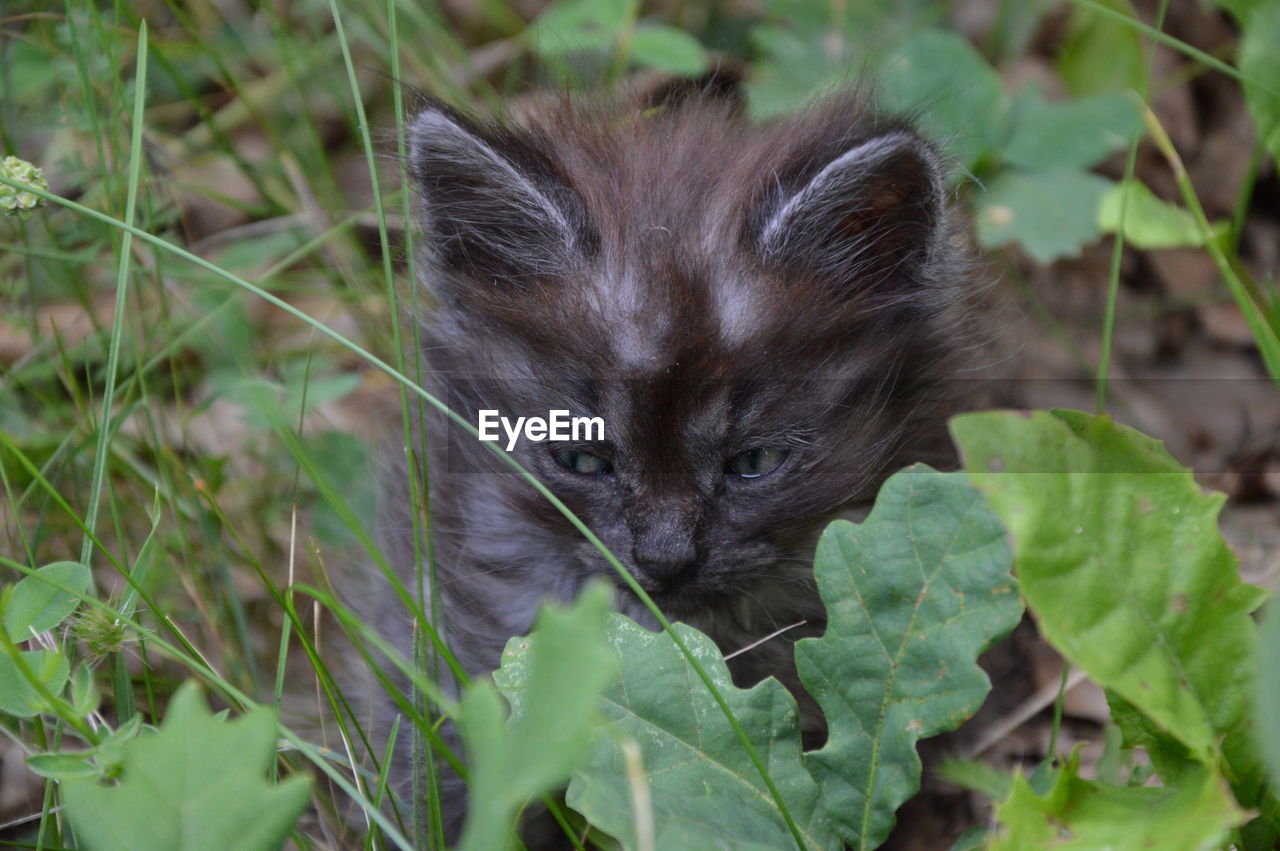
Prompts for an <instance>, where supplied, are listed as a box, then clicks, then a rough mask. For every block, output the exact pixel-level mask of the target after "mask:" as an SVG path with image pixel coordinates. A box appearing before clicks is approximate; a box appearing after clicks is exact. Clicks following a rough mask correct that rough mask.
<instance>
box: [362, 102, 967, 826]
mask: <svg viewBox="0 0 1280 851" xmlns="http://www.w3.org/2000/svg"><path fill="white" fill-rule="evenodd" d="M686 95H687V93H686ZM409 141H410V150H411V161H410V163H409V167H410V171H411V175H412V178H413V182H414V186H415V188H416V190H417V191H418V193H419V195H420V202H421V203H420V210H421V222H420V225H421V229H422V231H423V234H424V239H423V240H422V243H423V253H422V256H421V257H420V258H419V259H420V262H419V269H420V273H421V274H420V276H421V279H422V284H423V285H425V286H426V287H427V289H428V290H430V292H431V293H432V294H433V295H434V297H435V300H436V301H437V306H436V307H435V308H434V309H432V310H431V311H430V312H429V316H428V317H427V318H426V320H425V323H424V339H425V343H424V346H423V353H422V356H423V358H424V361H425V366H426V373H427V376H428V380H429V382H430V389H431V390H433V391H434V392H435V393H437V394H438V395H440V396H441V397H442V398H444V399H445V400H446V401H447V402H448V404H449V405H450V406H451V407H452V408H453V409H454V410H456V411H458V412H460V413H462V414H463V415H464V416H466V417H468V418H469V419H470V420H471V422H473V423H474V422H476V416H477V413H476V412H477V410H478V409H481V408H491V409H497V410H499V411H501V412H502V414H503V415H505V416H508V417H512V418H514V417H516V416H528V415H541V416H545V415H546V412H547V411H548V410H550V409H567V410H569V411H571V412H572V413H573V414H574V415H590V416H599V417H603V419H604V422H605V437H606V442H605V443H603V444H600V445H595V446H580V447H570V448H574V449H578V450H582V451H587V452H590V453H591V454H593V455H596V456H599V457H601V458H604V459H606V460H607V461H608V462H610V464H611V466H612V472H611V473H609V474H606V475H595V476H590V475H583V474H580V473H576V472H573V471H571V470H569V469H566V468H565V467H564V466H563V465H561V464H560V463H558V462H557V460H556V459H555V458H554V457H553V454H552V452H553V451H554V450H556V449H558V448H564V447H557V446H556V445H554V444H548V443H529V442H525V441H523V440H522V441H521V443H520V444H519V445H518V446H517V447H516V449H515V455H516V457H517V458H518V459H519V460H520V462H521V463H522V464H523V465H524V466H525V467H527V468H528V469H529V470H531V471H532V472H533V473H535V474H536V475H537V476H538V477H539V478H540V479H541V480H542V481H543V482H545V483H546V485H547V486H548V487H549V488H551V489H552V490H553V491H554V492H555V493H556V494H557V495H558V496H559V497H560V498H561V499H562V500H563V501H564V502H565V503H566V504H567V505H568V506H569V507H570V508H571V509H572V510H573V511H574V512H575V513H577V515H578V516H579V517H581V518H582V519H583V520H584V521H585V522H586V523H587V525H588V526H589V527H590V528H591V529H592V530H594V531H595V533H596V534H597V535H599V537H600V538H601V539H602V540H603V541H604V543H605V544H606V545H608V547H609V548H610V550H611V551H612V552H613V553H614V554H616V555H617V557H618V558H619V559H621V561H622V562H623V563H624V564H625V565H626V566H627V567H628V569H629V570H630V571H631V572H632V573H633V575H634V576H635V577H636V578H637V579H638V580H639V582H640V583H641V585H643V587H644V588H645V589H646V590H647V591H648V592H649V593H650V594H652V595H653V596H654V598H655V599H656V600H657V602H658V603H659V605H661V606H662V607H663V608H664V609H665V610H666V611H667V612H668V613H669V614H670V615H672V616H673V617H677V618H680V619H683V620H685V621H686V622H688V623H691V624H693V625H695V626H697V627H699V628H700V629H702V630H704V631H706V632H707V633H709V634H710V635H711V636H712V637H714V638H715V639H716V641H717V642H718V643H719V644H720V646H721V648H722V649H723V650H725V651H726V652H729V651H733V650H738V649H740V648H742V647H744V646H746V645H747V644H749V643H751V642H753V641H756V640H757V639H760V638H763V637H764V636H766V635H768V634H769V633H771V632H773V631H775V630H777V629H778V628H780V627H783V626H787V625H789V624H793V623H796V622H798V621H806V625H805V626H804V627H803V628H801V629H796V630H792V631H790V632H788V633H786V634H785V636H783V637H781V638H776V639H774V640H771V641H768V642H765V643H764V644H763V645H761V646H759V647H756V648H754V649H752V650H749V651H748V652H746V653H744V654H742V655H741V656H739V657H737V658H736V659H734V661H733V663H732V664H733V666H734V674H735V677H736V678H737V679H738V680H739V681H740V682H742V683H750V682H754V681H757V680H759V679H760V678H762V677H764V676H766V675H768V674H776V675H778V676H780V677H781V678H782V679H783V680H784V682H788V683H789V684H793V681H794V670H793V663H792V657H791V642H792V641H794V640H795V638H797V637H799V636H800V635H804V634H816V633H819V632H820V631H821V628H822V607H821V605H820V604H819V603H818V601H817V599H816V595H815V593H814V590H813V584H812V575H811V574H812V571H811V560H812V556H813V551H814V546H815V542H816V538H817V535H818V533H819V532H820V531H821V529H822V528H823V526H824V525H825V524H826V523H827V521H828V520H829V519H831V518H832V517H833V516H835V515H836V514H838V513H841V512H847V511H849V510H850V509H851V508H854V507H856V506H857V505H859V504H860V503H861V502H863V501H865V500H866V499H867V498H868V497H869V495H870V494H872V493H873V492H874V487H875V485H876V484H877V483H878V481H879V479H880V478H882V477H883V475H884V474H886V473H887V472H890V471H891V470H892V469H893V468H894V467H896V466H898V465H900V464H901V463H903V462H904V460H906V459H904V452H905V451H906V450H907V449H908V448H909V447H911V446H912V445H913V443H914V442H915V441H916V438H917V437H919V435H920V433H921V432H926V431H928V430H929V429H931V428H932V427H934V426H935V425H936V424H937V422H938V420H937V417H936V416H934V414H935V413H936V406H935V405H934V404H932V403H934V402H936V401H937V398H938V397H937V392H936V387H937V385H936V382H937V380H938V379H939V378H940V377H942V376H943V375H944V374H945V373H946V371H947V370H948V367H949V363H950V359H951V356H952V352H953V349H954V335H955V331H954V322H955V317H956V314H957V312H958V311H957V309H956V305H957V304H958V303H959V301H960V298H959V294H960V293H961V292H962V289H963V284H964V278H965V274H964V269H965V264H964V257H963V254H964V252H963V250H962V249H961V248H960V247H959V245H960V241H959V240H958V238H956V235H955V233H954V231H955V227H954V225H953V217H952V216H951V214H950V211H949V209H948V207H947V204H946V199H945V184H944V179H943V174H942V168H941V166H940V163H939V156H938V154H937V152H936V151H935V150H934V149H933V148H932V147H931V146H930V145H929V144H928V143H926V142H925V141H923V140H922V139H921V138H920V137H919V136H918V135H917V134H916V133H915V132H914V131H913V129H912V128H911V126H910V125H909V124H907V123H905V122H902V121H899V120H895V119H890V118H884V117H881V116H878V115H877V114H875V113H874V112H873V111H871V110H870V108H869V107H868V106H867V105H866V103H865V102H864V101H862V100H861V99H860V98H858V97H856V96H852V95H850V96H844V97H837V98H832V99H829V100H827V101H825V102H823V103H821V104H819V105H817V106H815V107H812V108H810V109H807V110H806V111H804V112H803V113H801V114H799V115H797V116H794V117H790V118H786V119H781V120H778V121H775V122H771V123H766V124H762V125H758V126H753V125H752V124H750V123H749V122H748V121H747V120H746V119H745V118H744V116H742V115H741V110H740V109H739V108H738V106H737V104H735V103H734V102H733V100H732V99H726V98H720V97H711V96H709V97H699V96H697V95H696V93H695V94H693V95H692V96H681V97H671V98H668V99H667V100H665V101H664V102H663V103H661V104H660V105H659V106H658V107H657V108H654V109H649V110H647V111H645V110H639V109H630V110H628V109H627V108H625V107H623V106H614V107H609V108H605V107H601V106H600V105H599V104H597V105H595V106H594V107H591V108H584V107H581V106H577V105H575V104H574V103H572V102H568V101H565V102H562V103H560V104H559V105H558V106H556V107H555V108H552V109H548V110H545V111H544V112H543V113H542V114H539V115H535V116H533V117H532V118H531V119H530V120H528V121H527V122H526V126H524V127H521V128H516V127H513V126H504V125H497V124H492V125H482V124H479V123H476V122H473V121H472V120H470V119H468V118H466V117H464V116H462V115H460V114H457V113H455V112H453V111H451V110H449V109H447V108H445V107H443V106H440V105H434V104H433V105H430V106H428V107H426V108H425V109H424V110H423V111H422V112H421V114H419V115H418V117H417V119H416V121H415V122H414V123H413V125H412V128H411V130H410V138H409ZM926 403H929V404H926ZM429 420H430V421H429V422H428V431H429V433H430V462H431V463H430V466H429V471H430V483H431V489H430V495H431V516H432V529H433V531H434V535H435V552H436V558H437V565H438V572H439V574H438V575H439V579H438V590H439V593H440V595H441V598H442V599H443V603H444V613H445V618H444V619H445V628H446V632H447V635H448V640H449V642H450V643H451V646H452V647H453V649H454V651H455V652H456V653H457V655H458V657H459V659H460V660H461V662H462V664H463V666H464V667H465V668H466V669H467V670H468V672H470V673H471V674H481V673H483V672H485V671H488V670H491V669H492V668H494V667H496V665H497V663H498V659H499V653H500V651H501V649H502V647H503V645H504V644H505V643H506V641H507V639H508V638H509V637H511V636H513V635H518V634H523V633H525V632H527V631H528V629H529V627H530V623H531V620H532V617H533V615H534V612H535V610H536V608H537V607H538V604H539V602H540V601H541V600H543V599H544V598H546V597H555V598H559V599H570V598H572V597H573V596H574V594H575V592H576V591H577V590H578V589H579V588H580V587H581V586H582V585H583V583H584V582H586V581H587V580H588V579H589V578H591V577H593V576H605V577H611V578H612V576H613V575H612V572H611V570H610V569H609V567H608V566H607V565H606V564H605V562H604V560H603V559H602V558H601V556H600V554H599V553H598V552H596V550H595V549H594V548H593V547H592V546H591V545H590V544H588V543H587V542H586V541H585V540H584V539H583V538H582V536H581V535H579V534H578V533H577V532H576V531H574V529H573V528H572V527H571V526H570V525H569V523H568V522H567V521H566V520H565V519H564V517H562V516H561V515H560V514H559V512H557V511H556V510H555V509H554V508H553V507H552V506H551V505H549V504H548V503H547V501H546V500H544V499H543V498H541V497H540V496H539V495H538V494H537V493H536V492H535V491H534V490H533V489H532V488H531V487H529V486H528V484H527V483H525V482H523V481H521V480H519V479H518V478H517V477H516V476H514V475H513V474H512V473H511V471H510V469H509V468H507V467H505V465H503V464H502V463H501V462H500V461H499V460H498V459H497V458H496V457H495V456H494V453H493V452H492V451H491V450H490V449H489V448H487V447H485V446H483V445H481V444H480V443H479V442H478V441H477V440H476V439H475V438H473V437H471V436H470V435H468V434H466V433H464V432H463V431H462V430H460V429H458V428H457V427H454V426H448V425H447V424H446V423H445V421H444V420H443V419H441V418H437V417H435V416H433V415H431V416H429ZM762 447H768V448H780V449H785V450H788V451H789V452H790V455H789V457H788V458H787V459H786V461H785V462H784V463H783V464H782V465H781V466H780V467H779V468H778V469H777V470H775V471H774V472H772V473H769V474H768V475H763V476H760V477H758V478H751V479H744V478H740V477H737V476H735V475H733V474H731V473H728V472H727V471H726V464H727V463H728V462H729V460H730V459H732V458H733V457H735V456H736V455H738V454H739V453H742V452H745V451H748V450H751V449H753V448H762ZM397 481H398V482H399V484H396V483H395V482H393V483H392V484H391V485H390V486H389V488H388V490H387V492H386V494H385V498H384V503H385V504H384V506H383V525H384V529H383V531H384V537H385V539H386V542H387V546H388V549H389V551H390V553H391V554H392V557H393V559H394V560H395V562H396V563H397V565H398V567H399V568H400V569H402V570H403V571H404V572H405V573H406V575H408V574H410V573H411V571H412V564H413V559H412V546H411V536H410V532H409V530H410V529H411V527H412V518H411V516H410V514H409V505H410V500H408V499H407V497H406V496H405V494H404V493H403V487H404V481H405V477H404V476H403V474H402V475H400V476H399V477H398V478H397ZM618 598H619V600H620V608H621V609H622V610H623V611H624V612H626V613H628V614H630V615H632V616H633V617H636V618H637V619H639V620H641V621H642V622H646V623H647V622H649V621H650V618H649V617H648V616H647V613H646V612H645V611H644V610H643V609H642V607H640V606H638V605H637V603H636V601H635V600H633V599H632V598H631V596H630V594H629V593H628V592H626V591H625V590H621V589H620V590H619V592H618ZM379 617H380V618H381V619H382V623H383V624H384V628H385V629H386V631H387V633H388V634H389V635H391V636H392V637H394V638H395V639H396V640H397V641H398V642H399V643H400V645H401V646H402V647H405V648H406V649H407V643H408V636H409V635H410V634H411V629H410V624H409V623H407V622H397V621H396V620H395V619H394V616H392V615H390V614H389V613H387V612H380V613H379ZM813 719H816V716H812V719H811V720H813ZM816 720H817V727H820V719H816ZM810 728H811V729H813V728H815V725H813V724H811V725H810ZM819 735H820V733H819ZM402 738H405V737H402ZM460 814H461V813H460V811H455V812H453V813H450V814H449V817H450V818H451V819H452V818H456V817H457V816H459V815H460Z"/></svg>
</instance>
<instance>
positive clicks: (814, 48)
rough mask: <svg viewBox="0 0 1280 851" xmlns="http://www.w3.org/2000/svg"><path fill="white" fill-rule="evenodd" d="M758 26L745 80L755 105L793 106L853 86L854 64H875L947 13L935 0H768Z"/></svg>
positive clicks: (755, 110)
mask: <svg viewBox="0 0 1280 851" xmlns="http://www.w3.org/2000/svg"><path fill="white" fill-rule="evenodd" d="M761 5H762V6H763V11H764V20H763V21H762V22H761V23H759V24H757V25H756V26H754V27H752V29H751V42H752V47H753V48H754V50H753V51H752V53H753V54H754V55H755V56H757V57H758V58H757V59H756V60H755V61H754V62H753V63H752V73H751V75H750V78H749V79H748V81H747V86H746V88H747V96H748V101H749V103H750V106H751V113H752V115H753V116H754V117H756V118H764V117H767V116H771V115H776V114H779V113H784V112H791V111H793V110H795V109H796V107H797V106H799V105H800V104H802V103H804V101H805V100H807V99H808V98H810V97H812V96H814V95H817V94H820V93H823V92H827V91H830V90H832V89H833V88H840V87H847V86H848V85H849V83H850V82H851V80H852V77H851V69H853V68H860V69H861V68H865V69H877V68H878V67H879V66H880V65H881V64H882V63H883V62H884V59H885V57H886V56H887V55H888V54H889V53H890V52H891V51H893V50H896V49H897V48H898V47H899V46H900V45H901V44H902V42H903V41H904V40H905V39H906V38H907V37H909V36H911V35H913V34H915V33H918V32H920V31H921V29H923V28H924V27H927V26H931V25H934V24H937V23H939V22H941V21H942V20H943V19H944V18H945V10H944V9H943V8H942V4H940V3H938V2H936V0H897V2H894V3H885V2H882V0H851V1H850V2H848V3H844V4H842V5H841V6H840V7H839V11H838V12H837V11H836V9H835V8H834V7H829V6H828V5H826V4H823V3H813V2H809V0H764V2H763V4H761Z"/></svg>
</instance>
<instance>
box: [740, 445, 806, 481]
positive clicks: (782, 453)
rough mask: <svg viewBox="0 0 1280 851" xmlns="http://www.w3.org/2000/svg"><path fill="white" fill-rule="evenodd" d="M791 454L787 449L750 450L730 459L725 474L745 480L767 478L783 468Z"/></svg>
mask: <svg viewBox="0 0 1280 851" xmlns="http://www.w3.org/2000/svg"><path fill="white" fill-rule="evenodd" d="M790 454H791V453H790V452H788V451H787V450H785V449H771V448H762V449H748V450H747V451H746V452H743V453H742V454H741V455H738V456H736V457H734V458H731V459H729V463H728V464H727V465H725V472H726V473H731V474H733V475H735V476H740V477H741V478H744V479H754V478H757V477H759V476H767V475H769V474H770V473H772V472H773V471H774V470H776V469H778V468H779V467H781V466H782V462H783V461H786V460H787V456H788V455H790Z"/></svg>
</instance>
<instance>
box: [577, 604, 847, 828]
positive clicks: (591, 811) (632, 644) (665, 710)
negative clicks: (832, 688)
mask: <svg viewBox="0 0 1280 851" xmlns="http://www.w3.org/2000/svg"><path fill="white" fill-rule="evenodd" d="M676 629H677V630H679V632H680V634H681V636H682V637H683V638H684V641H685V643H686V644H687V645H688V646H689V648H690V649H691V650H692V652H693V654H694V655H695V656H696V657H697V659H698V661H699V662H700V663H701V664H702V665H703V667H704V668H705V669H706V670H707V672H708V673H709V674H710V676H711V679H712V681H713V682H714V683H715V685H716V688H717V689H719V690H720V692H721V693H722V694H723V695H724V696H725V699H726V700H727V701H728V704H729V708H730V709H732V710H733V714H734V716H735V717H736V718H737V719H738V721H739V723H740V724H741V725H742V727H743V729H744V730H745V731H746V733H747V736H748V738H749V739H750V741H751V744H752V746H753V747H754V748H755V750H756V752H757V753H758V754H759V755H760V756H761V758H762V759H763V760H764V762H765V765H766V767H767V768H768V770H769V774H770V776H771V777H772V778H773V781H774V783H775V784H776V785H777V787H778V789H779V791H780V792H781V794H782V798H783V801H784V802H785V803H786V805H787V808H788V810H789V811H790V813H791V815H792V817H793V818H794V819H795V821H796V822H797V823H798V824H799V825H800V828H801V832H802V834H803V835H804V838H805V842H806V845H807V847H809V848H832V847H835V846H837V845H838V842H839V840H838V839H837V838H836V837H835V835H834V834H833V833H832V832H831V831H830V829H829V828H827V827H825V826H823V824H822V820H821V819H815V818H814V816H815V814H816V807H817V804H818V788H817V785H816V784H815V783H814V782H813V778H811V777H810V776H809V773H808V772H807V771H805V768H804V765H803V763H802V762H801V755H800V727H799V716H798V713H797V710H796V703H795V699H794V698H792V697H791V694H790V693H789V692H788V691H787V690H786V688H784V687H783V686H782V684H781V683H779V682H778V681H777V680H775V679H772V678H770V679H767V680H765V681H764V682H762V683H759V684H758V685H756V686H755V687H754V688H751V689H739V688H737V687H735V686H734V685H733V680H732V679H731V678H730V676H729V670H728V668H727V667H726V665H725V662H724V658H723V657H722V656H721V655H720V651H719V650H717V649H716V646H715V644H714V643H713V642H712V641H711V639H709V638H707V637H706V636H705V635H703V634H702V633H700V632H698V631H697V630H695V629H693V628H691V627H688V626H685V625H683V624H677V625H676ZM609 640H610V641H611V642H612V643H613V646H614V649H615V650H616V651H617V653H618V657H619V659H620V660H621V667H622V676H621V678H620V679H619V680H618V682H617V684H616V685H615V686H614V687H613V688H611V689H610V690H609V691H608V692H606V694H605V699H604V704H603V706H604V713H605V716H606V717H607V718H608V719H609V721H610V722H612V723H611V724H610V728H609V734H608V735H606V736H602V737H600V738H599V739H598V741H597V745H596V748H595V749H594V750H593V751H592V753H591V756H590V757H589V758H588V760H587V762H586V764H585V765H583V766H582V767H581V768H579V769H578V770H577V771H575V772H574V775H573V782H572V783H570V784H569V792H568V797H567V799H568V802H569V805H570V806H572V807H573V808H574V809H576V810H578V811H579V812H581V813H582V814H583V815H585V816H586V817H587V819H588V821H590V822H591V823H592V824H593V825H595V826H596V827H598V828H600V829H601V830H604V831H605V832H606V833H608V834H609V835H611V836H613V837H615V838H616V839H618V840H619V841H621V842H622V843H623V845H624V846H626V847H628V848H634V847H637V846H638V845H639V844H640V843H638V842H637V838H636V837H637V825H636V807H635V804H634V793H633V790H632V787H631V785H630V784H629V783H628V781H627V759H626V755H625V748H626V743H628V742H634V743H635V744H636V745H638V746H639V750H640V755H641V756H640V764H641V766H642V767H643V770H644V772H645V774H646V775H647V783H648V788H649V797H650V800H651V806H652V811H651V813H647V812H642V813H641V816H640V818H641V819H644V820H646V821H648V820H650V819H651V820H652V826H653V829H654V831H655V847H657V848H661V849H663V850H664V851H668V849H669V850H670V851H676V849H685V848H687V849H711V848H722V849H726V851H729V849H744V851H746V849H766V848H795V847H796V846H795V841H794V839H793V838H792V836H791V833H790V832H789V830H788V829H787V827H786V824H785V821H784V820H783V817H782V815H781V812H780V810H779V809H778V807H777V804H776V802H775V801H774V799H773V797H772V796H771V794H770V793H769V790H768V788H767V787H766V786H765V784H764V781H763V780H762V779H761V777H760V774H759V772H758V771H757V770H756V767H755V765H754V764H753V763H752V761H751V759H750V757H749V756H748V755H747V753H746V751H745V749H744V748H743V747H742V744H741V742H740V741H739V739H738V737H737V734H736V733H735V732H734V730H733V728H732V727H731V726H730V725H729V722H728V720H727V719H726V718H725V716H724V714H723V712H722V711H721V709H720V707H719V706H718V705H717V704H716V702H715V700H714V698H713V697H712V696H711V693H710V692H709V691H708V690H707V688H706V686H705V685H704V684H703V683H702V681H701V680H700V679H699V678H698V677H697V675H696V674H695V673H694V671H693V670H692V668H690V666H689V665H688V663H687V662H686V661H685V658H684V656H683V655H681V653H680V650H679V648H677V647H676V645H675V642H674V641H672V640H671V637H670V636H668V635H667V634H665V633H652V632H649V631H648V630H646V629H644V628H642V627H640V626H638V625H637V624H635V623H633V622H632V621H630V620H628V619H626V618H624V617H622V616H621V615H615V616H614V617H613V619H612V620H611V621H610V624H609Z"/></svg>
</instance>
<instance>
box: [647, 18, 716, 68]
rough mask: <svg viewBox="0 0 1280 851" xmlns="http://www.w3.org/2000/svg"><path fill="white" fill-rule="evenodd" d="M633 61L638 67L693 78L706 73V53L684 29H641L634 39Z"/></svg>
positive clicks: (656, 26)
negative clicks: (641, 66)
mask: <svg viewBox="0 0 1280 851" xmlns="http://www.w3.org/2000/svg"><path fill="white" fill-rule="evenodd" d="M631 59H632V61H633V62H635V63H636V64H637V65H643V66H645V67H647V68H656V69H657V70H659V71H666V72H668V73H671V74H682V75H684V76H686V77H692V76H695V75H697V74H701V73H703V72H704V71H706V70H707V53H706V51H705V50H703V49H702V45H701V44H699V43H698V40H697V39H696V38H694V37H693V36H691V35H689V34H688V33H687V32H685V31H684V30H678V29H676V28H675V27H664V26H659V25H657V24H650V25H646V26H642V27H640V28H639V29H637V30H636V31H635V34H634V35H633V36H632V37H631Z"/></svg>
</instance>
